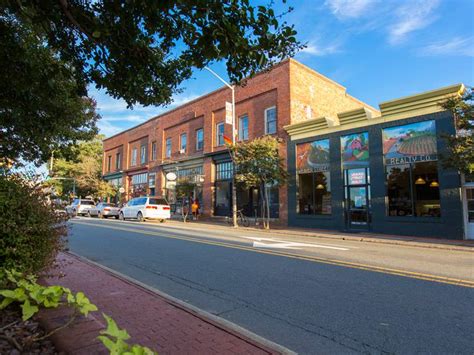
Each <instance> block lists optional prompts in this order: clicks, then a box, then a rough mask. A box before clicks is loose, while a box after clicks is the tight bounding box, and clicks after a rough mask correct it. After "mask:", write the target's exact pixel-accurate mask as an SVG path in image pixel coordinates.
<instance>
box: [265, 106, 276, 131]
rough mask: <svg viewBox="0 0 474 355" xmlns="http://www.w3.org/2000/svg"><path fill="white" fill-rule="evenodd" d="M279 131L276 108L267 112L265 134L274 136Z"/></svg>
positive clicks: (268, 109)
mask: <svg viewBox="0 0 474 355" xmlns="http://www.w3.org/2000/svg"><path fill="white" fill-rule="evenodd" d="M276 131H277V116H276V107H270V108H267V109H266V110H265V134H274V133H276Z"/></svg>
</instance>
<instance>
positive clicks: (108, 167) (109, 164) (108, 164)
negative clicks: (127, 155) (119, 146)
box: [107, 155, 112, 171]
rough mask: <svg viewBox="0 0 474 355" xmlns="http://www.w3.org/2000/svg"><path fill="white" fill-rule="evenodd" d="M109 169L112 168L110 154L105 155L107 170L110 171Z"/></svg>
mask: <svg viewBox="0 0 474 355" xmlns="http://www.w3.org/2000/svg"><path fill="white" fill-rule="evenodd" d="M110 169H112V156H111V155H109V156H108V157H107V171H110Z"/></svg>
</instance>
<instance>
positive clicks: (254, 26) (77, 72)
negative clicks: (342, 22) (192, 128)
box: [0, 0, 302, 164]
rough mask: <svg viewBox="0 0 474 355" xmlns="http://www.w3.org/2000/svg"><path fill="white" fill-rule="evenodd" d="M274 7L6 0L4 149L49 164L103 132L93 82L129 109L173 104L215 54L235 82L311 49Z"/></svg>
mask: <svg viewBox="0 0 474 355" xmlns="http://www.w3.org/2000/svg"><path fill="white" fill-rule="evenodd" d="M282 1H283V2H285V0H282ZM272 6H273V3H272V2H270V3H269V5H266V6H252V5H250V3H249V1H248V0H236V1H214V0H196V1H145V0H142V1H107V0H99V1H82V0H57V1H39V0H36V1H35V0H33V1H24V0H19V1H13V0H5V1H2V2H1V3H0V40H1V43H2V46H0V124H1V127H0V156H2V157H4V158H5V159H9V160H15V161H19V160H22V159H23V160H27V161H34V162H36V163H38V164H40V163H41V162H44V161H45V160H46V159H47V158H48V157H49V156H50V155H51V152H52V151H54V150H63V149H68V148H70V147H71V146H72V145H74V144H75V143H76V142H77V141H80V140H84V139H88V138H91V137H93V136H94V135H95V134H96V133H97V128H96V121H97V119H98V118H99V117H98V115H97V114H96V112H95V103H94V101H93V100H91V99H89V98H87V88H88V86H89V85H95V86H96V88H98V89H104V90H105V91H106V92H107V93H108V94H109V95H111V96H112V97H114V98H121V99H124V100H125V101H126V102H127V104H128V105H129V107H133V105H136V104H141V105H145V106H147V105H166V104H169V103H170V102H171V99H172V96H173V95H174V94H176V93H179V92H181V91H182V90H183V88H182V87H181V84H182V82H183V81H184V80H186V79H189V78H191V76H192V70H193V69H195V68H197V69H202V68H204V67H205V66H207V65H209V64H211V63H212V62H216V61H223V62H225V63H226V66H227V72H228V75H229V77H230V79H231V81H233V82H238V81H240V80H242V79H243V78H246V77H249V76H252V75H254V74H255V73H257V72H259V71H262V70H266V69H269V68H270V67H271V66H272V65H273V64H275V63H276V62H278V61H281V60H282V59H284V58H286V57H289V56H292V55H294V54H295V53H296V51H297V50H299V49H300V48H302V45H301V44H300V43H299V42H298V41H297V40H296V38H295V35H296V32H295V30H294V28H293V26H290V25H288V24H287V23H286V22H284V21H283V20H282V16H283V15H284V14H275V12H274V10H273V9H272ZM288 11H291V8H288Z"/></svg>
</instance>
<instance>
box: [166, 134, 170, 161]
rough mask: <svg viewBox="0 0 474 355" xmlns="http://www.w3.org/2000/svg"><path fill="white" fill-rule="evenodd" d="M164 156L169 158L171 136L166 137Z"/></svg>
mask: <svg viewBox="0 0 474 355" xmlns="http://www.w3.org/2000/svg"><path fill="white" fill-rule="evenodd" d="M165 157H166V158H171V138H167V139H166V155H165Z"/></svg>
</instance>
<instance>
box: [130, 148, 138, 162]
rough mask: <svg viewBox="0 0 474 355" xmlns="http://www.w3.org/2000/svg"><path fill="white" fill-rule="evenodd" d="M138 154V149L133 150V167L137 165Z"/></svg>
mask: <svg viewBox="0 0 474 355" xmlns="http://www.w3.org/2000/svg"><path fill="white" fill-rule="evenodd" d="M137 154H138V150H137V148H133V150H132V161H131V163H130V165H131V166H135V165H137Z"/></svg>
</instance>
